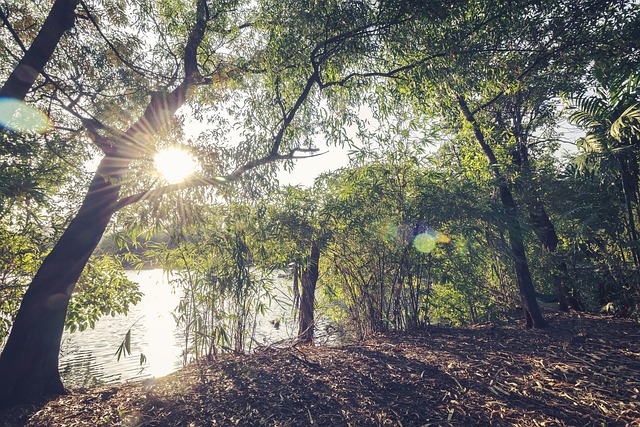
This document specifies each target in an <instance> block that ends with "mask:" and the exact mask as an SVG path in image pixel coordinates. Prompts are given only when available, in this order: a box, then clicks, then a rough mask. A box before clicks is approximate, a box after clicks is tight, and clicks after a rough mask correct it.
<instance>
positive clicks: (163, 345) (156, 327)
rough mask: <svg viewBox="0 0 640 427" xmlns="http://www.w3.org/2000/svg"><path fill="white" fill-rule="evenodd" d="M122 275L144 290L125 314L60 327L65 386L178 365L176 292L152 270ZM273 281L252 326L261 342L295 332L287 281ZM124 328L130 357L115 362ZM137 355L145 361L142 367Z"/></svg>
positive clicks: (146, 374)
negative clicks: (267, 302) (73, 328)
mask: <svg viewBox="0 0 640 427" xmlns="http://www.w3.org/2000/svg"><path fill="white" fill-rule="evenodd" d="M127 276H128V277H129V279H131V280H133V281H134V282H137V283H139V284H140V291H141V292H143V293H144V296H143V297H142V300H141V301H140V302H139V303H138V304H137V305H135V306H132V307H131V310H130V311H129V314H128V315H127V316H115V317H111V316H107V317H103V318H102V319H100V320H99V321H98V322H97V323H96V327H95V329H87V330H85V331H83V332H75V333H73V334H70V333H68V332H66V331H65V333H64V335H63V337H62V346H61V356H60V372H61V374H62V379H63V382H64V383H65V385H67V386H72V387H85V386H92V385H97V384H113V383H119V382H125V381H131V380H139V379H146V378H152V377H160V376H164V375H167V374H169V373H171V372H174V371H176V370H178V369H180V368H181V367H182V346H183V344H184V336H183V334H182V331H181V329H179V328H178V327H176V324H175V321H174V319H173V316H172V314H171V312H172V311H173V310H174V309H175V308H176V306H177V305H178V302H179V295H178V293H176V292H174V291H173V287H172V286H171V285H170V284H169V283H168V280H167V275H166V273H163V271H162V270H161V269H154V270H142V271H140V272H135V271H128V272H127ZM281 276H282V275H281ZM274 284H275V289H274V290H273V294H274V296H275V300H274V301H272V303H271V306H270V307H269V309H268V310H267V312H266V313H265V315H264V316H260V317H259V318H258V321H257V324H256V331H255V340H256V342H257V343H258V344H262V345H268V344H271V343H274V342H277V341H280V340H284V339H288V338H291V337H293V336H295V334H296V333H297V329H296V324H295V322H294V321H293V319H292V318H291V297H290V295H289V294H290V292H289V290H288V287H289V286H291V284H290V279H289V278H285V277H277V278H275V282H274ZM276 320H277V321H278V322H279V323H280V325H279V328H275V327H274V325H273V323H274V322H275V321H276ZM319 320H320V319H319ZM319 326H320V325H319ZM129 329H131V355H130V356H127V357H122V358H121V359H120V361H118V360H117V358H116V356H115V353H116V350H117V349H118V346H119V345H120V343H121V342H122V341H123V339H124V337H125V335H126V333H127V331H128V330H129ZM318 332H320V333H321V331H318ZM254 347H255V345H254ZM141 353H144V355H145V357H146V359H147V360H146V363H144V364H143V365H142V366H141V365H140V354H141Z"/></svg>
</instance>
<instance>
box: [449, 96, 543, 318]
mask: <svg viewBox="0 0 640 427" xmlns="http://www.w3.org/2000/svg"><path fill="white" fill-rule="evenodd" d="M457 101H458V106H459V107H460V111H461V112H462V114H463V116H464V118H465V119H466V120H467V122H468V123H469V124H470V125H471V127H472V129H473V133H474V136H475V137H476V141H477V142H478V144H479V145H480V147H481V149H482V153H483V154H484V156H485V158H486V159H487V161H488V162H489V166H490V168H491V173H492V174H493V177H494V179H495V181H496V185H497V187H498V190H499V192H500V201H501V202H502V206H503V208H504V210H505V213H506V217H507V228H508V234H509V246H510V247H511V253H512V255H513V262H514V266H515V270H516V276H517V281H518V290H519V291H520V298H521V300H522V311H523V312H524V317H525V321H526V325H527V328H544V327H546V326H547V323H546V322H545V320H544V317H543V316H542V312H541V311H540V306H539V305H538V301H537V300H536V295H535V289H534V287H533V280H532V279H531V272H530V271H529V264H528V262H527V256H526V252H525V249H524V238H523V236H522V226H521V225H520V221H519V219H518V208H517V206H516V202H515V200H514V199H513V195H512V194H511V191H510V190H509V187H508V186H507V183H506V180H505V178H504V176H502V173H501V172H500V168H499V166H498V159H497V158H496V156H495V154H494V152H493V150H492V149H491V147H490V146H489V144H487V142H486V140H485V138H484V134H483V133H482V130H481V129H480V126H479V125H478V122H477V121H476V119H475V117H474V115H473V113H472V112H471V110H470V109H469V106H468V105H467V102H466V100H465V99H464V97H463V96H461V95H459V96H458V97H457Z"/></svg>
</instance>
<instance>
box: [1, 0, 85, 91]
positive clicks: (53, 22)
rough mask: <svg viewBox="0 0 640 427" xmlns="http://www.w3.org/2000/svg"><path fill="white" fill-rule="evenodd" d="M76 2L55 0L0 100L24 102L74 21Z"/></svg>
mask: <svg viewBox="0 0 640 427" xmlns="http://www.w3.org/2000/svg"><path fill="white" fill-rule="evenodd" d="M78 3H79V0H56V2H55V3H54V4H53V6H52V8H51V11H50V12H49V15H48V16H47V19H46V20H45V21H44V24H42V28H41V29H40V32H39V33H38V35H37V36H36V38H35V39H34V41H33V43H31V46H30V47H29V49H28V50H27V52H26V53H25V54H24V56H23V57H22V59H21V60H20V62H19V63H18V65H17V66H16V68H15V69H14V70H13V72H12V73H11V75H10V76H9V78H8V79H7V81H6V82H5V83H4V85H3V86H2V89H0V97H9V98H15V99H19V100H23V99H24V98H25V97H26V96H27V92H29V89H31V86H33V83H34V82H35V80H36V78H37V77H38V75H39V74H40V73H42V70H43V69H44V67H45V65H46V64H47V62H48V61H49V59H51V56H52V55H53V52H54V51H55V49H56V46H58V43H59V42H60V39H61V38H62V35H63V34H64V32H65V31H67V30H69V29H71V28H72V27H73V25H74V22H75V13H74V11H75V9H76V6H78Z"/></svg>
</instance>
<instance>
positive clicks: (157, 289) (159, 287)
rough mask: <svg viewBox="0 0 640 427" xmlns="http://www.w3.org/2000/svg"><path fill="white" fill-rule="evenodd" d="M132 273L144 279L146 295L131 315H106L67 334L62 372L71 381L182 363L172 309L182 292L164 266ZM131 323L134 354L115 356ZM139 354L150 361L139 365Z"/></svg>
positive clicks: (156, 371)
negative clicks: (175, 289) (177, 290)
mask: <svg viewBox="0 0 640 427" xmlns="http://www.w3.org/2000/svg"><path fill="white" fill-rule="evenodd" d="M127 276H128V277H129V279H131V280H133V281H135V282H137V283H139V284H140V291H141V292H143V293H144V297H143V298H142V300H141V301H140V302H139V303H138V304H137V305H135V306H133V307H131V310H130V311H129V315H128V316H115V317H104V318H102V319H101V320H100V321H98V322H97V323H96V327H95V329H87V330H86V331H83V332H75V333H73V334H69V333H68V332H65V333H64V335H63V338H62V345H61V355H60V373H61V375H62V379H63V381H64V383H65V384H66V385H69V386H74V387H85V386H92V385H96V384H111V383H117V382H123V381H128V380H136V379H143V378H149V377H159V376H163V375H166V374H168V373H171V372H173V371H175V370H177V369H179V368H180V367H181V366H182V359H181V357H180V356H181V351H182V348H181V345H182V338H181V337H182V335H181V333H180V331H179V330H178V329H177V328H176V325H175V322H174V320H173V316H172V315H171V312H172V310H173V309H174V308H175V307H176V305H177V304H178V295H176V294H175V293H174V292H173V291H172V287H171V286H170V285H169V284H168V281H167V276H166V275H164V274H163V272H162V270H143V271H140V272H135V271H131V272H128V273H127ZM129 329H131V355H130V356H128V357H122V358H121V359H120V360H119V361H118V360H117V358H116V357H115V352H116V350H117V349H118V346H119V345H120V343H121V342H122V340H123V339H124V337H125V335H126V333H127V331H128V330H129ZM140 354H144V355H145V357H146V363H144V364H143V365H142V366H141V365H140Z"/></svg>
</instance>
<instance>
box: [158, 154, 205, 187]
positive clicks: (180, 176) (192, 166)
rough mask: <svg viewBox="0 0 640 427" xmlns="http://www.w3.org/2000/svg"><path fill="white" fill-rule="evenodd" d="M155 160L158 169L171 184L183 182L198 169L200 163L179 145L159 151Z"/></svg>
mask: <svg viewBox="0 0 640 427" xmlns="http://www.w3.org/2000/svg"><path fill="white" fill-rule="evenodd" d="M153 160H154V165H155V168H156V170H157V171H158V173H159V174H160V176H161V177H162V178H163V179H164V180H165V181H167V182H168V183H169V184H179V183H181V182H183V181H184V180H185V179H187V178H188V177H189V176H191V175H193V174H194V173H195V172H196V171H197V169H198V163H197V162H196V160H195V159H194V158H193V156H192V155H191V154H189V153H188V152H187V151H185V150H182V149H180V148H177V147H169V148H166V149H164V150H161V151H159V152H158V153H157V154H156V155H155V157H154V159H153Z"/></svg>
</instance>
